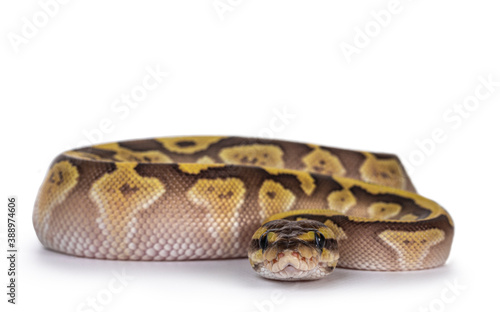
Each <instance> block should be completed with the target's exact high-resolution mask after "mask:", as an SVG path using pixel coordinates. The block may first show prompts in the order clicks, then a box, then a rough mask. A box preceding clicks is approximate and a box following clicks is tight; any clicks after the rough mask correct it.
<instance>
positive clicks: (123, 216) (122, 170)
mask: <svg viewBox="0 0 500 312" xmlns="http://www.w3.org/2000/svg"><path fill="white" fill-rule="evenodd" d="M136 165H137V163H132V162H125V163H121V162H117V163H116V170H115V171H113V172H111V173H106V174H104V175H103V176H102V177H100V178H99V179H98V180H97V181H96V182H94V183H93V184H92V187H91V188H90V191H89V196H90V199H91V200H92V201H93V202H94V204H95V205H96V206H97V207H98V208H99V214H100V218H99V220H98V221H97V222H98V223H99V224H100V228H101V230H102V231H103V234H104V235H105V236H107V235H111V237H112V238H113V239H114V240H115V242H117V243H119V244H123V243H124V240H125V238H126V236H127V234H128V233H133V229H134V228H135V222H136V221H135V215H136V213H137V212H139V211H141V210H145V209H148V208H149V207H150V206H151V205H153V204H154V202H155V201H156V200H157V199H158V198H160V196H162V195H163V194H164V193H165V187H164V185H163V183H162V182H161V181H160V180H159V179H157V178H151V177H142V176H140V175H139V174H138V173H137V172H136V171H135V169H134V168H135V167H136Z"/></svg>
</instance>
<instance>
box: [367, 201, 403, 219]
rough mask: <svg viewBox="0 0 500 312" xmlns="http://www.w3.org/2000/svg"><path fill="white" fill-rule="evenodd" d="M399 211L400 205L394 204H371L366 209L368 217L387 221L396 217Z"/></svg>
mask: <svg viewBox="0 0 500 312" xmlns="http://www.w3.org/2000/svg"><path fill="white" fill-rule="evenodd" d="M401 209H402V208H401V205H398V204H395V203H384V202H378V203H373V204H371V205H370V207H368V217H370V218H373V219H379V220H387V219H391V218H393V217H395V216H397V215H398V214H399V213H400V212H401Z"/></svg>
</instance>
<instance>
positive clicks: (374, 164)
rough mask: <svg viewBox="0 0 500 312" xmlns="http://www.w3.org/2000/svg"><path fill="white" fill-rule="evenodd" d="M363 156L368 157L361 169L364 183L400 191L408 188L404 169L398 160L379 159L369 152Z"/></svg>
mask: <svg viewBox="0 0 500 312" xmlns="http://www.w3.org/2000/svg"><path fill="white" fill-rule="evenodd" d="M363 155H365V156H366V160H365V162H364V163H363V165H361V167H360V168H359V172H360V174H361V179H362V180H363V181H365V182H369V183H375V184H380V185H386V186H391V187H394V188H398V189H404V188H405V187H406V179H405V176H404V173H403V168H402V167H401V166H400V164H399V162H398V161H397V160H396V159H377V158H375V156H374V155H373V154H371V153H367V152H363Z"/></svg>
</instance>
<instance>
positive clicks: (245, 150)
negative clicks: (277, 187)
mask: <svg viewBox="0 0 500 312" xmlns="http://www.w3.org/2000/svg"><path fill="white" fill-rule="evenodd" d="M219 157H220V158H221V159H222V161H224V163H226V164H232V165H253V166H269V167H275V168H283V166H284V165H285V164H284V162H283V151H282V150H281V148H280V147H278V146H275V145H271V144H252V145H242V146H234V147H226V148H223V149H221V151H220V153H219Z"/></svg>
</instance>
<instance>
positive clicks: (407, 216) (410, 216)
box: [400, 213, 418, 221]
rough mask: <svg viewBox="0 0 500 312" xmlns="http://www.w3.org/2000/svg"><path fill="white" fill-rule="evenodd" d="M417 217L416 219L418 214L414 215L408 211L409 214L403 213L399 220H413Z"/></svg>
mask: <svg viewBox="0 0 500 312" xmlns="http://www.w3.org/2000/svg"><path fill="white" fill-rule="evenodd" d="M417 219H418V216H416V215H414V214H413V213H409V214H405V215H404V216H402V217H401V219H400V220H410V221H413V220H417Z"/></svg>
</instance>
